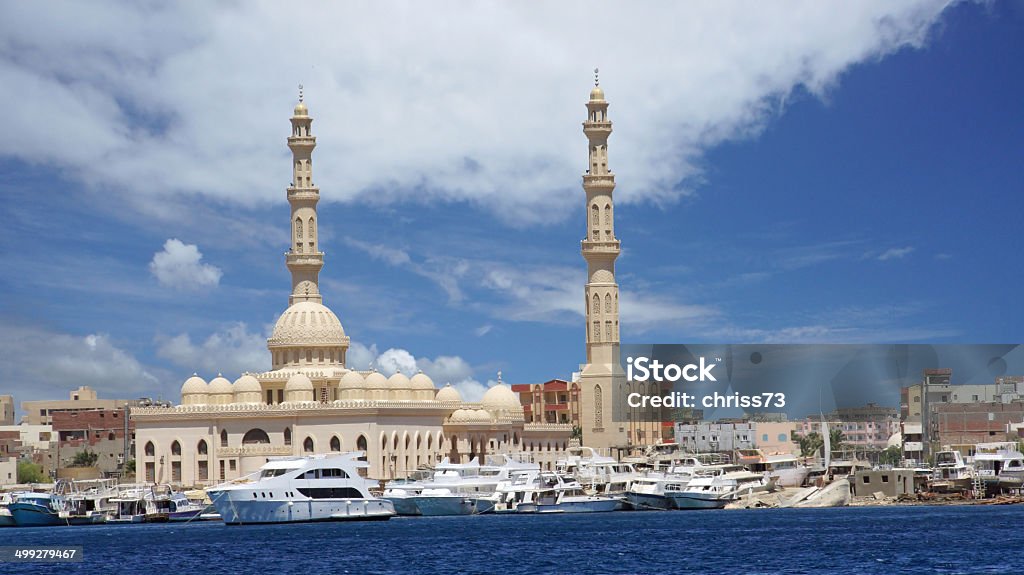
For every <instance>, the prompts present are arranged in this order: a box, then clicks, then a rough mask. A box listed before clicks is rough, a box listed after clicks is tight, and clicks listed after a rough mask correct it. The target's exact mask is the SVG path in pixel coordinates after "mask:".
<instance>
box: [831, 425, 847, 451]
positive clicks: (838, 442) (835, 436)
mask: <svg viewBox="0 0 1024 575" xmlns="http://www.w3.org/2000/svg"><path fill="white" fill-rule="evenodd" d="M828 437H829V443H830V444H831V446H832V451H839V450H841V449H842V448H843V447H844V446H845V443H846V442H845V439H846V436H845V435H843V430H842V429H839V428H838V427H836V428H833V429H830V430H828Z"/></svg>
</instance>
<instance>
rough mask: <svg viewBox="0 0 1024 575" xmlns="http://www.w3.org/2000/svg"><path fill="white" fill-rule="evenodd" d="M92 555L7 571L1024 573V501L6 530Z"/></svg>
mask: <svg viewBox="0 0 1024 575" xmlns="http://www.w3.org/2000/svg"><path fill="white" fill-rule="evenodd" d="M0 545H82V546H83V547H84V559H85V561H84V562H82V563H63V564H58V563H53V564H26V563H0V573H3V574H6V573H104V574H107V573H131V574H134V575H139V574H143V575H149V574H153V575H156V573H161V574H162V573H168V574H170V573H174V574H178V573H182V574H186V575H204V574H213V573H216V574H224V573H262V574H268V573H272V574H274V575H277V574H286V573H302V574H311V575H312V574H324V575H327V574H336V573H357V574H364V573H500V574H502V575H511V574H516V573H530V574H537V573H830V574H847V573H965V574H974V573H1022V572H1024V506H1020V505H1018V506H997V507H992V506H984V507H981V506H977V507H964V506H957V507H899V508H894V507H888V508H845V509H762V510H736V511H731V510H730V511H688V512H687V511H675V512H618V513H606V514H592V515H537V516H515V515H512V516H493V515H492V516H476V517H436V518H398V519H392V520H391V521H387V522H373V523H318V524H293V525H267V526H236V527H227V526H224V525H223V524H219V523H194V524H189V525H173V524H165V525H120V526H90V527H56V528H5V529H2V530H0Z"/></svg>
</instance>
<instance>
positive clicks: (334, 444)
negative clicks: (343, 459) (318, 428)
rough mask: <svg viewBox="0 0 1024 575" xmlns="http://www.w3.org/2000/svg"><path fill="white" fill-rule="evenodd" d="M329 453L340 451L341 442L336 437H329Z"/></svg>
mask: <svg viewBox="0 0 1024 575" xmlns="http://www.w3.org/2000/svg"><path fill="white" fill-rule="evenodd" d="M331 451H341V440H340V439H338V436H337V435H335V436H333V437H331Z"/></svg>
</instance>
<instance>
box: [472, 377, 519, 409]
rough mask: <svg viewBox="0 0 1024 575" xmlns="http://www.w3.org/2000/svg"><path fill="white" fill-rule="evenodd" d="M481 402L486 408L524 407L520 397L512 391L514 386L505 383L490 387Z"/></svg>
mask: <svg viewBox="0 0 1024 575" xmlns="http://www.w3.org/2000/svg"><path fill="white" fill-rule="evenodd" d="M480 404H481V405H483V407H484V409H509V410H517V409H522V408H523V406H522V405H521V404H520V403H519V398H518V397H516V394H515V393H513V392H512V388H510V387H509V386H507V385H505V384H503V383H499V384H498V385H495V386H494V387H492V388H490V389H488V390H487V393H485V394H484V398H483V399H482V400H481V401H480Z"/></svg>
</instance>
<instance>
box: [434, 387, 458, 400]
mask: <svg viewBox="0 0 1024 575" xmlns="http://www.w3.org/2000/svg"><path fill="white" fill-rule="evenodd" d="M434 399H435V400H437V401H459V402H461V401H462V396H461V395H459V390H457V389H455V388H454V387H452V384H450V383H449V384H448V385H446V386H444V387H442V388H441V390H440V391H438V392H437V395H435V396H434Z"/></svg>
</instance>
